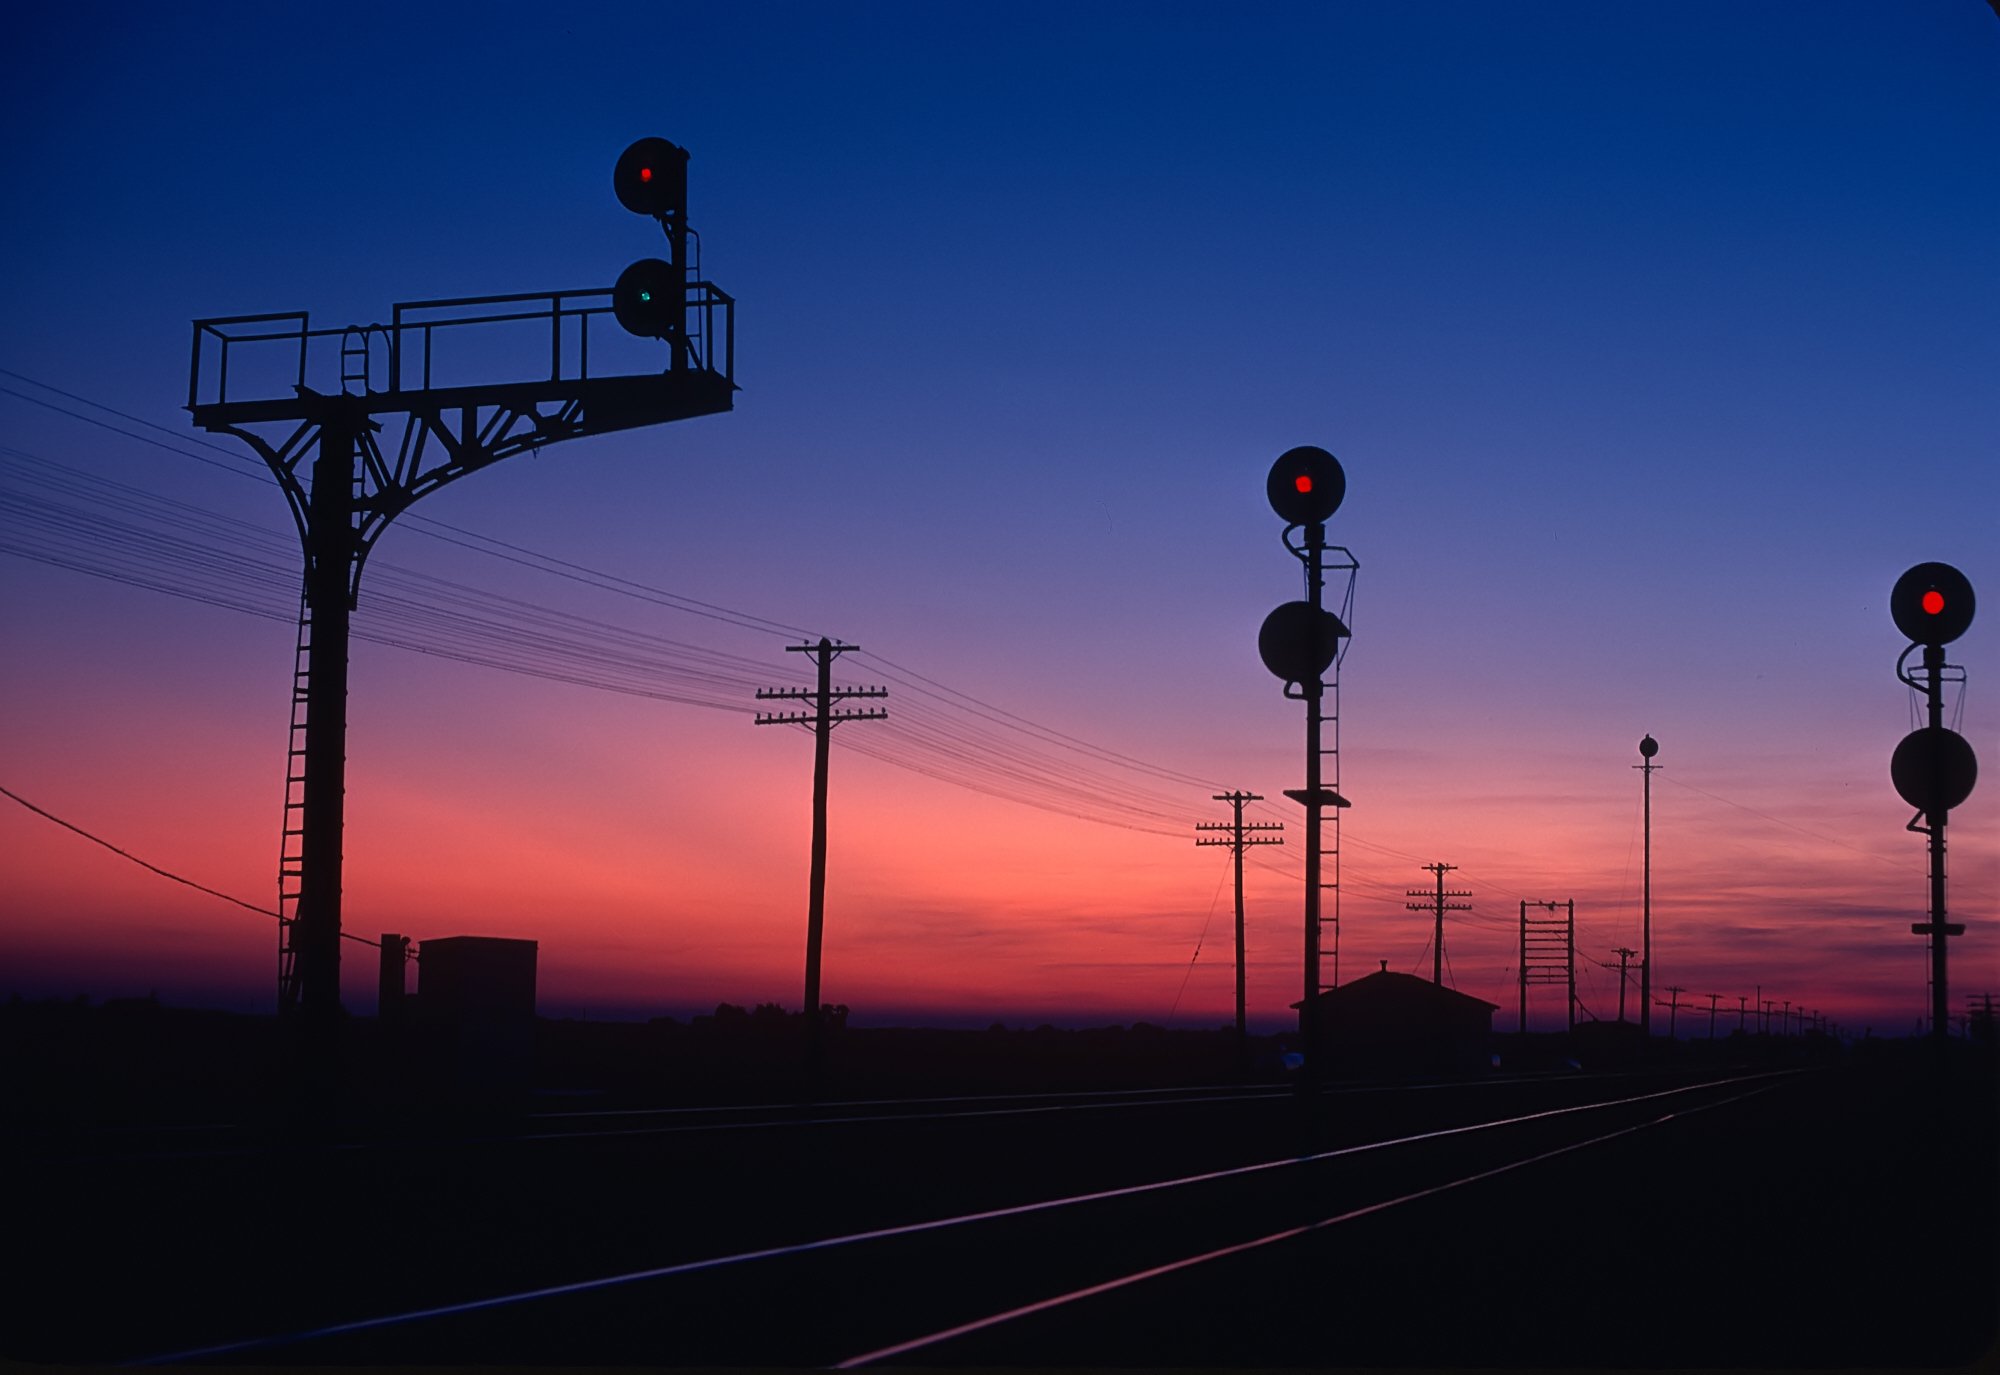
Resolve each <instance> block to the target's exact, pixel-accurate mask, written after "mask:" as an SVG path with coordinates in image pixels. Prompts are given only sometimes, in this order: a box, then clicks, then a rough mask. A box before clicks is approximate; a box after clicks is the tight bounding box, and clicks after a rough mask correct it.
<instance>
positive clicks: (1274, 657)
mask: <svg viewBox="0 0 2000 1375" xmlns="http://www.w3.org/2000/svg"><path fill="white" fill-rule="evenodd" d="M1347 634H1348V630H1347V627H1346V626H1345V625H1343V624H1341V620H1340V617H1338V616H1336V615H1334V614H1333V613H1332V612H1331V611H1324V610H1318V609H1315V608H1314V606H1313V604H1312V603H1311V602H1286V603H1285V604H1284V605H1283V606H1281V607H1279V608H1278V609H1277V610H1276V611H1273V612H1272V613H1271V614H1270V615H1268V616H1266V617H1265V618H1264V624H1263V626H1262V627H1261V628H1260V629H1259V630H1258V631H1257V655H1258V657H1259V658H1261V659H1262V660H1263V661H1264V667H1265V668H1268V669H1270V670H1271V672H1272V674H1273V675H1274V676H1276V677H1278V678H1282V679H1283V680H1284V681H1285V682H1288V683H1311V682H1317V681H1318V680H1319V676H1320V674H1322V673H1324V672H1326V669H1327V665H1328V664H1331V663H1332V662H1333V658H1334V655H1336V654H1338V653H1339V652H1340V642H1341V640H1342V639H1343V638H1345V637H1346V636H1347Z"/></svg>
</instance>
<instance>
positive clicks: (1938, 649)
mask: <svg viewBox="0 0 2000 1375" xmlns="http://www.w3.org/2000/svg"><path fill="white" fill-rule="evenodd" d="M1924 705H1925V707H1926V708H1927V714H1928V716H1929V724H1930V727H1931V729H1932V730H1942V729H1943V728H1944V646H1942V645H1925V646H1924ZM1946 815H1947V813H1946V812H1944V811H1942V810H1940V811H1935V812H1926V813H1925V814H1924V824H1925V826H1926V828H1927V829H1928V830H1929V831H1930V858H1931V1039H1932V1040H1934V1041H1940V1042H1941V1041H1943V1040H1944V1038H1945V1036H1946V1035H1947V1034H1948V1033H1949V1031H1950V1029H1951V996H1950V990H1949V983H1950V980H1949V978H1948V977H1947V975H1946V972H1945V940H1946V936H1945V920H1944V919H1945V892H1944V823H1945V817H1946Z"/></svg>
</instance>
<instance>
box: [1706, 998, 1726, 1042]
mask: <svg viewBox="0 0 2000 1375" xmlns="http://www.w3.org/2000/svg"><path fill="white" fill-rule="evenodd" d="M1701 996H1702V997H1704V998H1706V999H1708V1039H1709V1040H1711V1041H1713V1040H1714V1039H1715V1002H1716V999H1718V998H1720V997H1721V996H1722V995H1721V994H1720V993H1704V994H1702V995H1701Z"/></svg>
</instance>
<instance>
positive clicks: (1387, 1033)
mask: <svg viewBox="0 0 2000 1375" xmlns="http://www.w3.org/2000/svg"><path fill="white" fill-rule="evenodd" d="M1292 1006H1293V1007H1295V1008H1296V1007H1299V1006H1301V1004H1298V1003H1294V1004H1293V1005H1292ZM1498 1006H1499V1005H1498V1004H1497V1003H1489V1002H1487V1001H1486V1000H1485V999H1483V998H1474V997H1472V996H1471V995H1469V994H1465V993H1460V992H1458V991H1457V990H1456V989H1452V988H1446V987H1445V986H1444V985H1443V984H1437V983H1432V982H1431V981H1430V980H1429V979H1419V978H1416V977H1414V976H1412V975H1409V974H1397V973H1394V972H1392V971H1390V970H1389V969H1387V968H1384V969H1382V970H1381V971H1379V972H1378V973H1374V974H1370V975H1368V976H1366V977H1365V978H1360V979H1356V980H1355V981H1354V982H1353V983H1349V984H1342V985H1341V986H1340V987H1338V988H1331V989H1328V990H1327V991H1326V992H1324V993H1322V994H1320V995H1319V1002H1318V1004H1317V1007H1316V1012H1317V1014H1318V1015H1317V1026H1316V1028H1315V1034H1316V1036H1317V1037H1318V1039H1319V1043H1320V1049H1321V1052H1322V1055H1323V1056H1324V1060H1323V1063H1324V1064H1326V1065H1327V1067H1328V1068H1329V1070H1331V1071H1332V1072H1333V1073H1335V1074H1341V1075H1355V1076H1363V1077H1386V1076H1395V1077H1407V1076H1420V1077H1431V1076H1439V1075H1450V1076H1461V1077H1462V1076H1470V1075H1480V1074H1485V1073H1487V1072H1488V1071H1489V1070H1490V1069H1491V1068H1492V1065H1493V1013H1494V1011H1495V1009H1496V1008H1497V1007H1498Z"/></svg>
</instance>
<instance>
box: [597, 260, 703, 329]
mask: <svg viewBox="0 0 2000 1375" xmlns="http://www.w3.org/2000/svg"><path fill="white" fill-rule="evenodd" d="M611 313H612V315H613V316H615V317H616V318H617V320H618V323H619V324H620V325H622V326H623V327H624V328H625V330H626V331H627V332H628V333H631V334H636V335H638V336H639V337H640V338H641V339H671V338H673V337H675V336H676V335H678V334H680V333H681V332H682V331H683V330H685V329H686V328H687V273H686V272H685V271H683V270H682V269H679V268H676V267H675V266H674V265H673V264H672V263H663V262H661V261H660V260H659V259H658V258H641V259H640V260H639V261H638V262H636V263H633V264H632V266H630V267H628V268H626V269H625V270H624V271H623V272H621V273H619V274H618V284H617V285H616V286H614V287H612V288H611Z"/></svg>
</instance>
